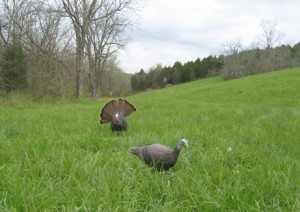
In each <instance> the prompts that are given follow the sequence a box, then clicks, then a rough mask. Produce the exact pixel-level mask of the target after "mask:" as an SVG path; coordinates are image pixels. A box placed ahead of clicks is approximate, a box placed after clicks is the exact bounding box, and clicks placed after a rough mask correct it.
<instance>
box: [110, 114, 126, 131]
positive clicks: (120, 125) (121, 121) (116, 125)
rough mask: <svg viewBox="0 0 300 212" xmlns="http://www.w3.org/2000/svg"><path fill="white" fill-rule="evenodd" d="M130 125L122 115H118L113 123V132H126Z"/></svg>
mask: <svg viewBox="0 0 300 212" xmlns="http://www.w3.org/2000/svg"><path fill="white" fill-rule="evenodd" d="M127 126H128V123H127V121H126V120H125V118H124V117H123V116H122V115H118V118H114V119H113V120H112V121H111V130H112V131H113V132H114V131H126V130H127Z"/></svg>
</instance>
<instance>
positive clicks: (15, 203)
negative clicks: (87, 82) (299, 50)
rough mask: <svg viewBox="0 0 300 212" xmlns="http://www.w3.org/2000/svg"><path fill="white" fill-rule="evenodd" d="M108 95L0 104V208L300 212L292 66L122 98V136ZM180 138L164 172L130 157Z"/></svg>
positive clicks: (298, 113) (299, 120)
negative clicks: (130, 107) (108, 113)
mask: <svg viewBox="0 0 300 212" xmlns="http://www.w3.org/2000/svg"><path fill="white" fill-rule="evenodd" d="M109 100H110V99H108V98H105V99H100V100H98V101H95V100H84V101H80V102H78V103H69V104H62V103H56V104H46V103H43V104H26V105H20V104H13V106H10V107H8V105H10V104H7V103H5V104H2V106H1V105H0V110H1V112H0V209H1V211H76V210H77V211H97V210H98V211H228V210H229V211H231V210H235V211H299V210H300V178H299V176H300V150H299V149H300V141H299V138H300V130H299V129H300V69H292V70H284V71H279V72H273V73H267V74H260V75H255V76H250V77H246V78H242V79H237V80H231V81H222V80H220V79H219V78H218V77H213V78H209V79H205V80H199V81H194V82H191V83H186V84H181V85H178V86H173V87H170V88H165V89H161V90H154V91H151V92H144V93H140V94H136V95H133V96H130V97H128V100H129V101H130V102H131V103H133V104H134V105H135V106H136V108H137V112H135V113H133V114H132V115H130V116H129V117H128V118H127V120H128V122H129V130H128V132H126V133H122V134H120V135H117V134H113V133H111V132H110V126H109V125H99V112H100V109H101V107H102V106H103V105H104V104H105V103H106V102H107V101H109ZM182 137H186V138H187V139H188V140H189V144H190V147H189V148H188V149H183V151H182V153H181V155H180V156H179V159H178V162H177V164H176V166H175V167H173V168H172V170H171V171H168V172H163V173H159V172H156V171H155V170H153V169H151V168H148V167H147V166H146V165H144V164H143V163H142V162H141V161H139V160H138V158H137V157H135V156H134V155H131V153H130V152H129V149H130V147H131V146H135V145H143V144H146V143H154V142H159V143H163V144H166V145H169V146H175V145H176V143H177V141H178V140H179V139H180V138H182Z"/></svg>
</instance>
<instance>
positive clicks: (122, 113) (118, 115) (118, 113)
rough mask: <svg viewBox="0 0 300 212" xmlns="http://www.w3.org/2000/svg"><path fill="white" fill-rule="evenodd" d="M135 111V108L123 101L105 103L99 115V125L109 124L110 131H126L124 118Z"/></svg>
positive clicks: (126, 124)
mask: <svg viewBox="0 0 300 212" xmlns="http://www.w3.org/2000/svg"><path fill="white" fill-rule="evenodd" d="M134 111H136V109H135V107H134V106H133V105H132V104H130V103H129V102H128V101H127V100H125V99H115V100H111V101H110V102H108V103H106V104H105V105H104V107H103V108H102V110H101V113H100V124H105V123H111V130H112V131H113V132H114V131H126V130H127V126H128V123H127V121H126V120H125V117H126V116H129V115H130V114H131V113H133V112H134Z"/></svg>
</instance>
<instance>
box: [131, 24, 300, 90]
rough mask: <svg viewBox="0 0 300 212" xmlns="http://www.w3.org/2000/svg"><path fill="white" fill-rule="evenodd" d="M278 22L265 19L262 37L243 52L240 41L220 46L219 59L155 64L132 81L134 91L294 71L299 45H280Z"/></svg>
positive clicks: (298, 60)
mask: <svg viewBox="0 0 300 212" xmlns="http://www.w3.org/2000/svg"><path fill="white" fill-rule="evenodd" d="M276 26H277V21H276V20H274V19H269V20H268V19H264V20H262V22H261V29H262V33H261V34H260V35H259V36H258V41H257V42H254V43H253V44H252V45H251V46H250V47H247V48H244V47H243V45H242V43H241V42H240V41H230V42H226V43H224V44H223V47H224V49H223V51H222V53H221V54H220V55H219V56H213V55H211V56H208V57H205V58H203V59H202V60H201V59H200V58H197V59H196V60H195V61H189V62H186V63H184V64H182V63H181V62H179V61H177V62H175V63H174V65H173V66H165V67H162V65H160V64H158V65H157V66H156V67H154V68H151V69H150V70H149V71H146V72H145V71H144V70H143V69H141V70H140V71H139V72H138V73H136V74H134V75H133V77H132V78H131V86H132V88H133V90H134V91H142V90H147V89H155V88H161V87H165V86H168V85H172V84H178V83H183V82H189V81H192V80H197V79H201V78H205V77H209V76H213V75H220V76H221V77H222V79H224V80H230V79H234V78H239V77H244V76H248V75H252V74H257V73H262V72H270V71H276V70H281V69H285V68H293V67H299V66H300V42H299V43H297V44H295V45H294V46H291V45H282V44H280V40H281V38H282V34H281V33H280V32H279V31H277V30H276Z"/></svg>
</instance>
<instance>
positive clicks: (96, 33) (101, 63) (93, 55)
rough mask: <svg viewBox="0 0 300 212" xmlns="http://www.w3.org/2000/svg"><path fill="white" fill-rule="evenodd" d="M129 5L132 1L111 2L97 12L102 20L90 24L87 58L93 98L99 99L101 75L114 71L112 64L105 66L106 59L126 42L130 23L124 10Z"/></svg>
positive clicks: (95, 20)
mask: <svg viewBox="0 0 300 212" xmlns="http://www.w3.org/2000/svg"><path fill="white" fill-rule="evenodd" d="M131 3H132V0H124V1H111V2H110V4H105V5H104V6H103V8H102V9H101V10H98V11H97V14H96V16H97V17H102V18H99V19H94V20H93V22H91V25H90V29H89V32H90V33H89V34H88V35H87V57H88V63H89V69H88V82H89V89H90V93H91V96H92V97H93V98H98V97H99V92H100V87H101V82H102V81H101V78H102V77H103V74H104V73H105V72H107V71H109V70H113V69H114V67H112V65H111V64H112V63H110V65H107V61H108V59H109V58H111V57H112V56H113V55H114V54H115V53H116V51H117V50H118V49H119V48H122V47H123V46H124V45H125V44H126V42H127V39H128V36H127V34H126V30H127V29H128V27H130V26H131V23H130V21H129V20H128V17H127V16H126V14H125V13H124V10H125V9H128V8H129V6H130V4H131ZM98 13H99V14H98ZM114 60H115V59H114ZM111 61H112V60H111Z"/></svg>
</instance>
